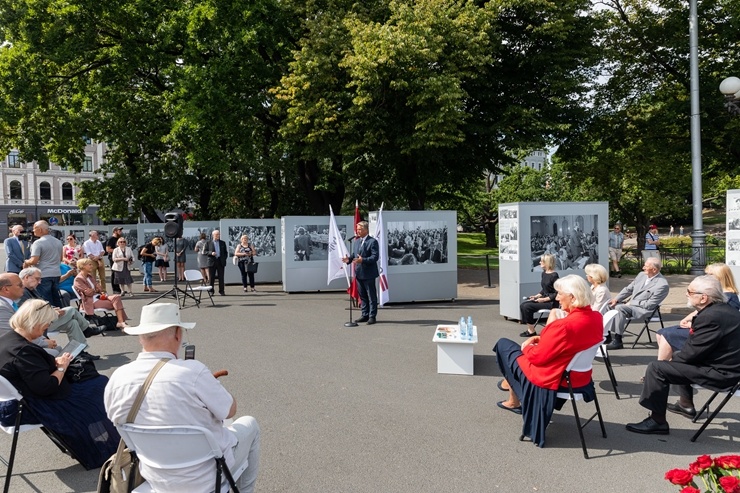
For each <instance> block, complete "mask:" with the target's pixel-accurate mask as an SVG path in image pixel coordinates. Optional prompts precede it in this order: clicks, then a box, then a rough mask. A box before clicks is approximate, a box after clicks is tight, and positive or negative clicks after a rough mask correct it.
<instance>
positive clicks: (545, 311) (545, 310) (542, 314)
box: [534, 308, 552, 331]
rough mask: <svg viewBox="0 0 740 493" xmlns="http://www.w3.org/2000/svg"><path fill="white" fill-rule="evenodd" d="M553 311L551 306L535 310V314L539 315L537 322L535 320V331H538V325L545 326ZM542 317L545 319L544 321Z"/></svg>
mask: <svg viewBox="0 0 740 493" xmlns="http://www.w3.org/2000/svg"><path fill="white" fill-rule="evenodd" d="M551 311H552V309H550V308H543V309H541V310H537V312H535V315H536V316H537V320H535V322H534V330H535V331H537V326H538V325H542V326H543V327H544V326H545V324H546V323H547V317H549V316H550V312H551ZM542 319H544V321H543V320H542Z"/></svg>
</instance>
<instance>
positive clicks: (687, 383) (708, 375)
mask: <svg viewBox="0 0 740 493" xmlns="http://www.w3.org/2000/svg"><path fill="white" fill-rule="evenodd" d="M735 381H736V380H733V379H732V378H728V377H727V376H725V375H723V374H721V373H719V372H718V371H717V370H714V369H713V368H711V367H706V366H694V365H687V364H686V363H678V362H675V361H651V362H650V363H649V364H648V366H647V369H646V370H645V383H644V384H643V386H642V395H640V405H641V406H642V407H644V408H646V409H649V410H650V411H653V412H654V413H656V414H665V412H666V406H667V405H668V394H669V392H670V388H671V385H673V389H674V390H675V391H676V393H678V395H679V396H681V397H683V398H686V399H688V400H689V401H693V390H692V388H691V384H692V383H695V384H699V385H701V386H702V387H707V388H709V389H713V390H723V389H726V388H728V387H730V386H731V385H732V384H733V383H734V382H735Z"/></svg>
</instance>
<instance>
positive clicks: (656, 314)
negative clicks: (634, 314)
mask: <svg viewBox="0 0 740 493" xmlns="http://www.w3.org/2000/svg"><path fill="white" fill-rule="evenodd" d="M630 322H632V319H631V318H629V317H627V325H625V326H624V328H625V333H626V334H632V335H633V336H637V337H635V342H633V343H632V349H635V346H636V345H637V342H638V341H639V340H640V337H642V334H644V333H645V332H647V337H648V342H653V339H652V337H650V333H651V332H656V331H655V330H653V329H651V328H650V324H651V323H656V322H660V328H661V329H662V328H663V327H664V325H663V316H662V315H661V314H660V305H658V306H656V307H655V310H653V313H651V314H650V316H649V317H648V318H646V319H645V320H644V322H645V323H644V325H643V326H642V330H640V332H639V333H638V334H635V333H634V332H629V331H628V330H626V329H627V327H629V325H630Z"/></svg>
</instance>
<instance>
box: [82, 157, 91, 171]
mask: <svg viewBox="0 0 740 493" xmlns="http://www.w3.org/2000/svg"><path fill="white" fill-rule="evenodd" d="M92 170H93V169H92V156H85V162H84V163H83V164H82V171H92Z"/></svg>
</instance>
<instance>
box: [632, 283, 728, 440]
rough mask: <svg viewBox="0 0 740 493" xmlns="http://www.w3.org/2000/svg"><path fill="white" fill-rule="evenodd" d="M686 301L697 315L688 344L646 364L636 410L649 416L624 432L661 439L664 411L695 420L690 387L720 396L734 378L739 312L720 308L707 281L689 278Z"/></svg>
mask: <svg viewBox="0 0 740 493" xmlns="http://www.w3.org/2000/svg"><path fill="white" fill-rule="evenodd" d="M686 296H687V297H688V299H689V303H690V304H691V305H693V306H694V308H696V309H697V311H698V312H699V313H697V315H696V316H695V317H694V320H693V321H692V322H691V329H690V332H689V340H688V341H687V342H686V345H685V346H684V347H683V349H682V350H681V351H680V352H677V353H675V354H674V355H673V359H671V360H670V361H653V362H651V363H650V364H649V365H648V367H647V370H646V371H645V383H644V385H643V387H642V395H641V396H640V405H641V406H642V407H645V408H647V409H649V410H650V411H651V413H650V416H649V417H648V418H646V419H645V420H643V421H641V422H640V423H630V424H628V425H627V429H628V430H629V431H632V432H635V433H646V434H659V435H667V434H668V431H669V428H668V422H667V421H666V419H665V416H666V411H670V412H672V413H676V414H681V415H683V416H686V417H689V418H693V417H694V416H696V410H695V409H694V402H693V392H692V390H691V384H692V383H695V384H699V385H701V386H702V387H706V388H708V389H710V390H720V391H721V390H727V389H728V388H730V387H732V386H733V385H735V383H737V380H738V378H740V312H738V311H737V310H735V309H734V308H732V307H731V306H729V305H728V304H727V303H725V296H724V294H723V293H722V286H721V285H720V283H719V281H718V280H717V279H716V278H715V277H712V276H700V277H697V278H696V279H694V280H693V281H692V282H691V284H689V288H688V290H687V291H686ZM671 384H673V385H674V389H675V390H676V392H677V393H678V396H679V400H678V402H676V403H675V404H668V393H669V390H670V386H671Z"/></svg>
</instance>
